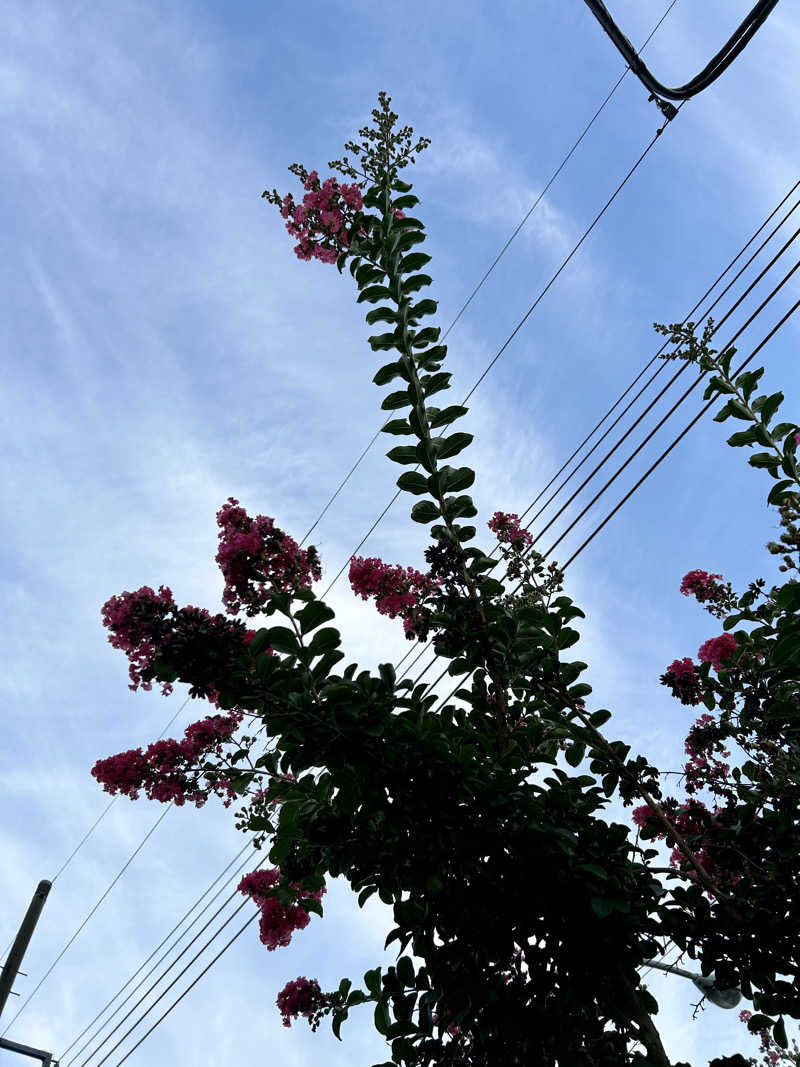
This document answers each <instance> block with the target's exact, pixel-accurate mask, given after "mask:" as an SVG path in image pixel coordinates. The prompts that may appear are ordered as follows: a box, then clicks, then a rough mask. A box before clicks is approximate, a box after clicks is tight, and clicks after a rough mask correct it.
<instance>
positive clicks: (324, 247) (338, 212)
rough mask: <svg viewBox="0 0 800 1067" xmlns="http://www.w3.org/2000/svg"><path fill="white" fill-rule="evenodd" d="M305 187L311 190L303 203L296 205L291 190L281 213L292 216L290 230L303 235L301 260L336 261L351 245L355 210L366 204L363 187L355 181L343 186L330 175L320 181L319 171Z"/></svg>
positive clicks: (298, 248) (298, 251)
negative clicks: (349, 232) (349, 231)
mask: <svg viewBox="0 0 800 1067" xmlns="http://www.w3.org/2000/svg"><path fill="white" fill-rule="evenodd" d="M303 188H304V189H306V190H307V191H306V194H305V196H304V197H303V203H302V204H295V202H294V197H293V196H292V194H291V193H287V194H286V196H285V197H284V198H283V202H282V205H281V215H282V216H283V217H284V218H285V219H289V221H288V222H287V223H286V229H287V230H288V231H289V233H290V234H291V235H292V236H293V237H298V238H299V243H298V244H296V245H295V247H294V251H295V255H296V256H297V258H298V259H306V260H308V259H314V258H316V259H319V260H321V261H322V262H323V263H335V262H336V260H337V259H338V258H339V256H340V255H341V254H342V252H344V251H345V249H346V248H347V247H348V244H349V237H348V228H349V226H351V225H352V223H353V221H354V213H355V212H358V211H361V209H362V207H363V206H364V204H363V201H362V199H361V190H360V189H359V187H358V185H356V184H355V183H353V184H352V185H346V184H344V185H339V183H338V182H337V180H336V179H335V178H327V179H326V180H325V181H324V182H322V183H321V184H320V180H319V174H318V173H317V172H316V171H315V170H312V171H311V173H310V174H309V175H308V177H307V178H306V180H305V183H304V186H303ZM290 216H291V218H290ZM346 216H347V217H349V223H348V220H347V218H346Z"/></svg>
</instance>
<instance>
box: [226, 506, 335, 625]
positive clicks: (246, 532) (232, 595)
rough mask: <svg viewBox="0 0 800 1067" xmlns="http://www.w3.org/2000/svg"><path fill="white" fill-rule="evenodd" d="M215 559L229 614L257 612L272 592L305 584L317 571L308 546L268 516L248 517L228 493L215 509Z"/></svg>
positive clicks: (293, 589)
mask: <svg viewBox="0 0 800 1067" xmlns="http://www.w3.org/2000/svg"><path fill="white" fill-rule="evenodd" d="M217 525H218V526H219V527H220V532H219V551H218V552H217V556H216V559H217V563H218V564H219V566H220V570H221V571H222V576H223V577H224V579H225V590H224V592H223V594H222V602H223V603H224V604H225V607H226V609H227V611H228V613H229V614H231V615H235V614H236V613H237V612H239V611H242V610H244V611H245V613H246V614H247V615H257V614H258V613H259V612H260V611H261V610H262V609H263V608H264V606H265V604H266V603H267V601H268V600H269V598H270V595H271V594H272V593H273V592H284V593H285V592H296V591H297V590H298V589H307V588H309V587H310V585H311V583H312V581H318V580H319V578H320V577H321V575H322V569H321V567H320V562H319V556H318V555H317V551H316V549H315V548H314V546H313V545H309V547H308V548H307V549H305V550H303V549H301V548H299V547H298V545H297V542H296V541H294V540H293V539H292V538H291V537H289V536H288V534H285V533H284V532H283V530H280V529H278V527H277V526H276V525H275V522H274V520H273V519H270V518H269V517H268V516H266V515H256V517H255V519H251V518H250V516H249V515H248V514H247V512H246V511H245V510H244V508H242V507H240V506H239V501H238V500H236V499H235V498H234V497H229V498H228V501H227V503H225V504H223V505H222V507H221V508H220V510H219V511H218V512H217Z"/></svg>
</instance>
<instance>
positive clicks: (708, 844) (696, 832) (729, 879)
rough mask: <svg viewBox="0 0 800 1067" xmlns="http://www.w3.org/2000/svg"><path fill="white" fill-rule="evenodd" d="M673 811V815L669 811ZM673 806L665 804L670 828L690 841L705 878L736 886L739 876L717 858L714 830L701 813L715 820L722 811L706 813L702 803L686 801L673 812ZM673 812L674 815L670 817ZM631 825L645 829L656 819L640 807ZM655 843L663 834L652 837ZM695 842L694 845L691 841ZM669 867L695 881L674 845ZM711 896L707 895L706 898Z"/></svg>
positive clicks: (634, 812) (668, 803)
mask: <svg viewBox="0 0 800 1067" xmlns="http://www.w3.org/2000/svg"><path fill="white" fill-rule="evenodd" d="M670 807H672V811H670V810H669V809H670ZM675 807H676V802H675V801H668V802H667V803H666V804H665V810H666V814H667V816H668V818H670V819H671V821H672V824H673V825H674V826H675V828H676V829H678V830H680V832H681V834H683V835H684V837H687V838H689V845H690V846H691V848H692V852H693V853H694V855H695V857H696V858H697V860H698V862H699V863H700V865H701V866H702V867H703V868H704V870H705V872H706V874H708V876H709V878H711V879H712V881H714V882H715V883H717V884H719V883H720V882H726V883H727V884H729V885H735V884H736V883H737V882H738V881H740V880H741V875H740V874H734V873H733V872H732V871H730V870H728V869H727V868H726V867H724V866H723V865H722V864H721V863H720V862H719V860H718V858H717V850H716V849H715V848H714V840H713V830H710V828H709V827H708V826H707V824H706V820H705V819H704V817H703V815H701V812H708V814H710V815H712V816H717V815H719V814H720V812H722V811H723V809H721V808H719V807H715V808H714V810H713V811H712V812H709V811H708V808H707V807H706V805H705V804H703V803H702V801H699V800H694V799H691V800H688V801H687V802H686V803H685V804H684V805H682V806H681V807H678V808H677V810H676V811H675ZM673 812H674V814H673ZM632 816H633V821H634V822H635V823H636V825H637V826H641V827H644V826H647V825H650V824H651V823H652V820H653V819H654V817H655V812H654V811H653V809H652V808H651V807H649V805H647V804H643V805H641V807H638V808H634V809H633V813H632ZM655 836H656V838H657V839H658V840H660V841H661V840H664V838H665V837H666V836H667V835H666V833H664V832H662V831H661V830H660V829H659V832H658V833H657V834H656V835H655ZM692 839H694V842H693V840H692ZM670 865H671V866H672V867H674V868H675V869H676V870H679V869H682V870H685V872H686V876H687V877H688V878H691V879H696V878H697V871H696V869H695V868H694V867H693V866H692V864H691V862H690V861H689V860H688V859H687V857H686V856H684V854H683V852H681V850H680V848H678V846H677V845H676V846H675V848H673V850H672V854H671V855H670ZM709 896H710V894H709Z"/></svg>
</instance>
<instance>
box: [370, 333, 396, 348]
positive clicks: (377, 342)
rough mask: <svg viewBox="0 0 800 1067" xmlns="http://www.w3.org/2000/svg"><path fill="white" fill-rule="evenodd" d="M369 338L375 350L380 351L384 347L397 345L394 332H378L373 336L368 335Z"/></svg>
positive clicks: (371, 346)
mask: <svg viewBox="0 0 800 1067" xmlns="http://www.w3.org/2000/svg"><path fill="white" fill-rule="evenodd" d="M367 340H368V341H369V347H370V348H371V349H372V351H373V352H380V351H381V350H383V349H387V350H388V349H390V348H395V347H396V346H397V340H396V338H395V335H394V334H393V333H376V334H374V335H373V336H372V337H368V338H367Z"/></svg>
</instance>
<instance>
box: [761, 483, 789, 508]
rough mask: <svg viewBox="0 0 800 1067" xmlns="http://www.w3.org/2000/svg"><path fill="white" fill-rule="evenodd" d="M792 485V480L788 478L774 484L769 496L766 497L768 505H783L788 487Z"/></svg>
mask: <svg viewBox="0 0 800 1067" xmlns="http://www.w3.org/2000/svg"><path fill="white" fill-rule="evenodd" d="M792 484H793V479H791V478H788V479H785V480H783V481H780V482H776V483H775V485H773V487H772V488H771V489H770V491H769V496H768V497H767V503H768V504H775V505H776V506H778V507H780V505H781V504H782V503H783V500H784V497H785V496H787V495H788V494H787V490H788V488H789V486H790V485H792Z"/></svg>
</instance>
